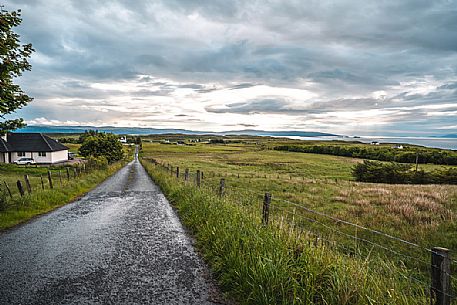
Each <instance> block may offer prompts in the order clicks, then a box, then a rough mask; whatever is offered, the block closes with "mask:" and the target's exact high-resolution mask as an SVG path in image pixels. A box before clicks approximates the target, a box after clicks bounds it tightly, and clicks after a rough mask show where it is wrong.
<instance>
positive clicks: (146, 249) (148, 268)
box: [0, 160, 219, 304]
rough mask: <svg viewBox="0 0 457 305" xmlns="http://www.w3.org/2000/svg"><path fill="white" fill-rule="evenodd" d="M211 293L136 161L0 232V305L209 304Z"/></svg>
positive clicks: (175, 223) (204, 273) (204, 275)
mask: <svg viewBox="0 0 457 305" xmlns="http://www.w3.org/2000/svg"><path fill="white" fill-rule="evenodd" d="M218 295H219V293H218V292H217V289H216V288H215V286H214V285H213V284H212V282H211V280H210V279H209V276H208V272H207V268H206V267H205V266H204V264H203V263H202V261H201V260H200V258H199V257H198V256H197V254H196V253H195V250H194V249H193V247H192V242H191V240H190V239H189V238H188V237H187V236H186V233H185V231H184V229H183V228H182V226H181V224H180V222H179V220H178V218H177V217H176V215H175V212H174V211H173V209H172V208H171V207H170V205H169V203H168V201H167V200H166V199H165V197H164V195H163V194H162V193H161V192H160V190H159V189H158V187H157V186H156V185H155V184H154V183H153V182H152V181H151V179H150V178H149V176H148V175H147V173H146V172H145V170H144V168H143V167H142V166H141V164H140V163H139V162H138V161H137V160H135V161H133V162H131V163H130V164H128V165H127V166H126V167H124V168H123V169H121V170H120V171H119V172H118V173H117V174H115V175H114V176H112V177H111V178H109V179H108V180H106V181H105V182H104V183H102V184H101V185H100V186H98V187H97V188H96V189H95V190H93V191H92V192H90V193H89V194H87V195H86V196H85V197H83V198H82V199H80V200H78V201H76V202H74V203H71V204H69V205H66V206H64V207H62V208H60V209H58V210H56V211H54V212H52V213H50V214H47V215H45V216H42V217H39V218H37V219H35V220H34V221H32V222H30V223H28V224H26V225H23V226H20V227H18V228H16V229H13V230H11V231H7V232H5V233H3V234H0V304H215V303H213V301H214V302H215V300H216V299H217V298H218Z"/></svg>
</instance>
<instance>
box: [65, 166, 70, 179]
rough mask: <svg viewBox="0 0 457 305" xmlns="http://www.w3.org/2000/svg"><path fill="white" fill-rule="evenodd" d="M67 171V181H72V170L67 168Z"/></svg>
mask: <svg viewBox="0 0 457 305" xmlns="http://www.w3.org/2000/svg"><path fill="white" fill-rule="evenodd" d="M66 169H67V180H68V181H70V169H69V168H68V167H66Z"/></svg>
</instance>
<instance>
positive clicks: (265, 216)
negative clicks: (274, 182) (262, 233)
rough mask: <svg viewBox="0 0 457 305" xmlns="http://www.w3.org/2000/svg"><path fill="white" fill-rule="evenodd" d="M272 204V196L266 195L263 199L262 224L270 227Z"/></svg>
mask: <svg viewBox="0 0 457 305" xmlns="http://www.w3.org/2000/svg"><path fill="white" fill-rule="evenodd" d="M270 203H271V194H270V193H265V196H264V197H263V209H262V224H263V225H265V226H266V225H268V221H269V218H270Z"/></svg>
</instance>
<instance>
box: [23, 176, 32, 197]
mask: <svg viewBox="0 0 457 305" xmlns="http://www.w3.org/2000/svg"><path fill="white" fill-rule="evenodd" d="M24 180H25V185H26V186H27V192H29V194H32V186H31V185H30V180H29V175H24Z"/></svg>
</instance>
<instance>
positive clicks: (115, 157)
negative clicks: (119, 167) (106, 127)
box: [79, 133, 124, 163]
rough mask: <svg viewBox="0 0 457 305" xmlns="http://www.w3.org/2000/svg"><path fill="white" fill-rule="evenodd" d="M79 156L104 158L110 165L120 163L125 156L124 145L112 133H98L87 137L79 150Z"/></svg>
mask: <svg viewBox="0 0 457 305" xmlns="http://www.w3.org/2000/svg"><path fill="white" fill-rule="evenodd" d="M79 154H80V155H81V156H84V157H89V156H93V157H101V156H103V157H105V158H106V159H107V160H108V162H109V163H113V162H116V161H119V160H121V159H122V158H123V156H124V152H123V149H122V143H121V142H119V140H118V138H117V136H116V135H114V134H112V133H96V134H95V135H90V136H87V137H85V138H84V142H83V144H82V145H81V147H80V148H79Z"/></svg>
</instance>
